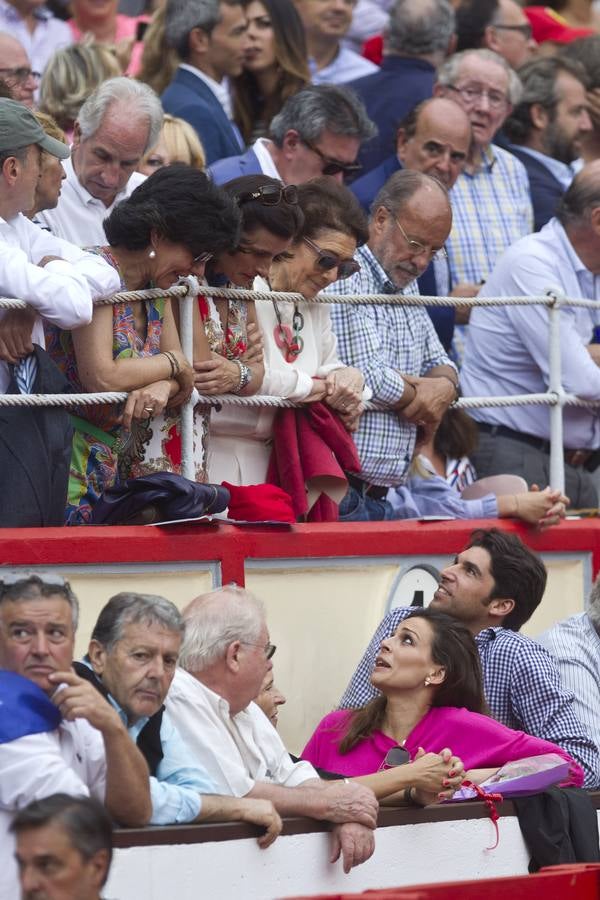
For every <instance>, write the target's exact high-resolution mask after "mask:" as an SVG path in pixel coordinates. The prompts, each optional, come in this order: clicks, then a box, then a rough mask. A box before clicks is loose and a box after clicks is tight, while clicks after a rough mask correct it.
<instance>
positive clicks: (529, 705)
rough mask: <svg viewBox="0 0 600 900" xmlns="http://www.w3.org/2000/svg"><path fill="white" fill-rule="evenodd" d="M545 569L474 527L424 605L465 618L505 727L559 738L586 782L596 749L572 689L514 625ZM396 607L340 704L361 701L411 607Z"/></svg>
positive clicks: (505, 539) (599, 763)
mask: <svg viewBox="0 0 600 900" xmlns="http://www.w3.org/2000/svg"><path fill="white" fill-rule="evenodd" d="M545 585H546V570H545V567H544V565H543V563H542V562H541V560H540V559H539V557H537V556H536V555H535V554H533V553H532V552H531V550H529V549H528V548H527V547H525V545H524V544H523V542H522V541H521V539H520V538H519V537H517V535H514V534H509V533H506V532H503V531H499V530H498V529H495V528H492V529H490V530H487V531H486V530H483V529H482V530H479V531H475V532H473V534H472V535H471V541H470V544H469V546H468V547H467V549H466V550H463V551H462V553H459V554H458V556H457V557H456V559H455V560H454V562H453V563H452V565H450V566H448V567H447V568H446V569H444V570H443V572H442V575H441V581H440V586H439V587H438V589H437V591H436V592H435V594H434V595H433V600H432V601H431V604H430V608H431V609H437V610H439V611H440V612H445V613H447V614H448V615H451V616H454V617H455V618H456V619H458V620H459V621H461V622H463V623H464V624H465V625H466V626H467V627H468V628H469V630H470V631H471V632H472V634H473V635H474V636H475V642H476V644H477V647H478V649H479V656H480V659H481V667H482V671H483V681H484V687H485V695H486V698H487V701H488V704H489V707H490V711H491V714H492V715H493V716H494V717H495V718H496V719H498V721H500V722H503V723H504V724H505V725H508V726H509V727H510V728H515V729H518V730H521V731H525V732H527V733H528V734H533V735H535V736H536V737H540V738H544V739H545V740H547V741H552V742H553V743H555V744H558V745H559V746H560V747H562V748H563V749H564V750H566V751H567V753H570V754H571V756H572V757H573V759H576V760H577V762H578V763H579V764H580V765H581V766H582V767H583V770H584V772H585V781H584V787H586V788H589V789H592V788H598V786H599V785H600V754H599V751H598V747H597V746H596V744H595V742H594V740H593V739H592V738H591V736H590V735H589V733H588V731H587V730H586V728H585V727H584V726H583V725H582V724H581V722H580V721H579V719H578V718H577V716H576V714H575V711H574V706H573V699H574V695H573V692H572V691H570V690H567V689H566V688H565V687H563V685H562V682H561V678H560V674H559V671H558V668H557V664H556V662H555V660H554V658H553V657H552V656H551V655H550V654H549V653H548V652H547V651H546V650H545V649H544V648H543V647H542V646H541V645H540V644H538V643H537V642H536V641H533V640H531V638H528V637H525V635H522V634H519V631H518V629H519V628H520V627H521V625H523V624H524V623H525V622H526V621H527V620H528V619H529V618H530V617H531V616H532V614H533V612H534V611H535V609H536V608H537V606H538V605H539V603H540V601H541V599H542V595H543V593H544V588H545ZM411 609H412V608H411V607H406V606H404V607H398V608H396V609H393V610H392V611H391V612H389V613H388V614H387V615H386V616H385V617H384V619H383V621H382V622H381V624H380V625H379V627H378V628H377V630H376V632H375V634H374V635H373V638H372V640H371V642H370V644H369V646H368V647H367V650H366V651H365V654H364V656H363V658H362V659H361V661H360V663H359V665H358V667H357V669H356V671H355V673H354V675H353V676H352V679H351V681H350V684H349V685H348V687H347V688H346V692H345V694H344V696H343V697H342V700H341V702H340V706H341V707H343V708H346V707H350V708H355V707H359V706H364V705H365V704H366V703H368V702H369V700H372V699H373V697H375V696H376V694H377V691H376V690H375V688H374V687H372V685H371V683H370V675H371V672H372V670H373V665H374V662H375V657H376V655H377V652H378V650H379V647H380V644H381V642H382V640H385V639H386V638H388V637H389V636H390V635H391V634H393V633H394V631H395V630H396V628H397V627H398V624H399V623H400V622H401V621H402V620H403V619H404V618H406V616H407V615H408V614H409V613H410V612H411Z"/></svg>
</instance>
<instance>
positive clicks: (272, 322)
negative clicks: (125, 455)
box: [197, 176, 368, 485]
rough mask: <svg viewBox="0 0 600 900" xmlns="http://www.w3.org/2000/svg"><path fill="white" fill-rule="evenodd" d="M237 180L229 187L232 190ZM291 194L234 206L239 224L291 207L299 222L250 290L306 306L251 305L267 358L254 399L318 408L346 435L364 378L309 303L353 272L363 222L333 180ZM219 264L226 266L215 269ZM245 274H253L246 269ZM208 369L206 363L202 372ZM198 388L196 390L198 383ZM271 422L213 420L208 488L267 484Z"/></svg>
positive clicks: (246, 414) (245, 414)
mask: <svg viewBox="0 0 600 900" xmlns="http://www.w3.org/2000/svg"><path fill="white" fill-rule="evenodd" d="M247 177H249V176H247ZM256 177H260V176H256ZM262 177H263V179H264V180H267V181H271V182H272V181H273V179H266V178H265V176H262ZM242 180H244V179H236V181H235V182H230V184H229V190H231V186H232V185H234V184H236V185H237V184H238V183H239V182H241V181H242ZM276 184H277V182H276ZM227 187H228V186H227V185H226V186H225V188H226V189H227ZM290 191H291V187H290V186H288V187H286V188H283V186H282V185H281V184H280V183H279V188H278V190H277V191H275V189H274V188H273V187H272V186H269V188H268V191H267V189H266V186H265V187H264V188H262V189H255V190H254V192H252V191H251V192H250V194H253V196H252V197H251V198H250V197H249V194H248V192H246V193H244V194H242V195H241V197H240V200H239V202H240V208H241V210H242V214H243V216H244V217H245V216H246V215H247V213H246V210H247V209H248V208H250V204H253V205H255V204H256V205H258V206H260V207H262V209H263V211H265V210H268V211H269V212H271V213H272V212H274V211H275V210H276V209H277V208H278V207H279V206H281V207H283V208H285V207H286V206H291V207H295V208H296V209H297V210H298V212H299V214H300V216H301V218H300V220H299V224H298V227H297V229H296V232H295V234H294V236H293V238H292V239H291V240H290V241H289V243H288V244H287V245H286V246H285V247H281V248H280V249H279V252H278V253H276V254H274V255H273V258H272V260H271V264H270V267H263V268H262V270H260V269H258V268H257V269H256V271H255V274H256V275H258V277H257V278H256V280H255V281H254V289H255V290H257V291H269V290H274V291H291V292H293V293H296V294H301V295H302V297H303V298H304V299H303V300H298V301H296V302H289V301H287V300H277V299H272V300H270V301H259V302H258V303H257V304H256V318H257V323H258V326H259V327H260V331H261V332H262V343H263V353H264V378H263V380H262V384H260V385H259V393H262V394H269V395H272V396H278V397H285V398H288V399H290V400H295V401H298V402H307V403H311V402H316V401H319V400H323V401H325V402H326V403H327V404H328V405H329V406H331V407H332V408H333V409H335V410H336V411H337V412H338V414H339V415H340V417H341V419H342V421H343V422H344V424H345V425H346V427H347V428H348V429H349V430H351V429H353V428H355V427H356V424H357V422H358V417H359V415H360V412H361V410H362V397H363V390H364V378H363V376H362V374H361V373H360V372H359V371H358V370H357V369H352V368H349V367H347V366H345V365H344V364H343V363H342V362H341V360H340V359H339V357H338V355H337V343H336V339H335V336H334V334H333V331H332V329H331V320H330V315H329V307H328V306H327V305H326V304H316V303H315V304H313V303H311V301H312V300H313V299H314V298H315V297H316V295H317V294H318V293H319V291H321V290H322V289H323V288H325V287H326V286H327V285H328V284H331V283H332V282H334V281H337V280H338V278H347V277H348V276H349V275H351V274H353V273H354V272H355V271H356V270H357V263H356V262H355V260H354V259H353V255H354V252H355V250H356V248H357V246H359V245H360V244H363V243H364V242H365V241H366V239H367V237H368V231H367V225H366V221H365V218H364V214H363V212H362V210H361V209H360V207H359V205H358V203H357V201H356V200H355V198H354V197H353V195H352V194H351V193H350V191H348V190H347V189H346V188H344V187H343V186H342V185H340V184H338V183H337V182H335V181H333V179H331V178H319V179H317V180H315V181H311V182H309V183H306V184H302V185H300V186H299V187H297V188H293V191H292V192H291V193H290ZM256 194H259V195H260V196H254V195H256ZM244 231H246V227H244ZM241 249H242V250H243V248H241ZM222 264H223V258H221V259H219V260H218V261H217V264H216V267H218V265H222ZM245 271H246V273H247V274H250V269H248V267H247V265H246V268H245ZM205 327H206V326H205ZM206 367H207V364H206V363H203V364H202V367H201V368H202V369H203V370H205V369H206ZM197 386H198V388H199V389H200V384H199V383H198V382H197ZM274 417H275V410H274V409H273V408H262V409H258V408H251V409H248V408H246V409H239V408H235V409H232V408H230V409H229V410H228V409H224V410H223V412H219V413H217V414H216V415H214V416H213V417H212V420H211V439H210V445H209V463H208V475H209V480H210V481H213V482H215V481H219V482H220V481H228V482H231V483H232V484H236V485H240V484H258V483H261V482H264V481H265V479H266V474H267V468H268V464H269V458H270V454H271V443H270V440H271V437H272V432H273V420H274ZM215 434H216V436H217V437H216V440H215V438H214V435H215Z"/></svg>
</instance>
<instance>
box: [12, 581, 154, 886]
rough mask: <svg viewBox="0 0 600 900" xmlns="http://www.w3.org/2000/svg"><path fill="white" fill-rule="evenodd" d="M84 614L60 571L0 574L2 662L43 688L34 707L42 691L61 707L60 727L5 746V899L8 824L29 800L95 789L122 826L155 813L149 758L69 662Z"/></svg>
mask: <svg viewBox="0 0 600 900" xmlns="http://www.w3.org/2000/svg"><path fill="white" fill-rule="evenodd" d="M78 612H79V606H78V603H77V598H76V597H75V595H74V594H73V592H72V591H71V588H70V587H69V585H68V583H67V582H65V581H64V579H62V578H61V577H60V576H59V575H56V574H54V573H50V572H49V573H43V572H41V573H36V574H33V575H30V574H28V573H27V572H3V573H2V574H1V575H0V669H3V670H6V672H9V673H10V672H13V673H16V674H17V675H20V676H23V679H29V680H30V681H31V682H33V683H34V684H35V685H37V687H38V688H39V689H40V690H39V692H38V693H39V697H40V698H41V700H39V699H38V700H36V701H35V702H36V706H37V707H40V706H43V704H44V694H45V695H46V698H48V699H49V700H50V701H51V702H52V704H54V705H55V706H56V707H57V708H58V711H59V713H60V715H59V716H57V719H58V720H59V724H58V726H56V725H51V724H49V725H48V726H47V728H46V729H45V730H41V728H38V729H37V733H27V731H25V733H24V734H22V736H18V737H17V738H15V739H13V740H9V741H7V742H6V743H1V744H0V864H1V871H2V879H0V898H2V900H14V898H15V896H17V888H16V882H17V872H16V867H15V862H14V859H13V849H14V841H13V840H12V839H10V838H9V836H8V827H9V825H10V821H11V819H12V816H13V814H14V813H15V812H16V811H17V810H18V809H19V808H21V807H22V806H24V805H25V804H26V803H28V802H29V801H31V800H40V799H42V798H43V797H47V796H49V795H50V794H55V793H57V792H61V793H67V794H73V795H78V796H88V795H89V794H92V795H93V796H95V797H96V798H97V799H99V800H101V801H102V802H104V803H105V805H106V807H107V809H108V811H109V813H110V814H111V816H112V817H113V818H114V819H116V821H117V822H120V823H121V824H123V825H130V826H141V825H145V824H146V823H147V822H148V820H149V818H150V812H151V804H150V792H149V785H148V768H147V766H146V761H145V760H144V757H143V756H142V754H141V753H140V751H139V750H138V748H137V747H136V746H135V744H134V743H133V742H132V741H131V739H130V737H129V735H128V734H127V730H126V728H125V726H124V725H123V723H122V722H121V720H120V718H119V716H118V714H117V712H116V710H115V709H114V708H113V707H112V706H111V705H110V704H109V703H107V702H106V700H105V699H104V698H103V697H101V696H100V694H99V693H98V691H96V690H95V689H94V688H93V687H92V685H91V684H88V683H87V682H86V681H84V680H83V679H82V678H80V677H79V676H78V675H76V674H75V672H73V670H72V669H71V663H72V661H73V648H74V643H75V630H76V628H77V619H78ZM46 706H49V704H46ZM22 713H23V710H22V709H19V710H18V711H17V712H16V715H17V716H21V715H22ZM3 715H4V716H6V715H7V714H6V712H4V713H3ZM3 724H4V726H5V727H6V725H7V721H6V719H5V720H4V722H3Z"/></svg>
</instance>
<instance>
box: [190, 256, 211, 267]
mask: <svg viewBox="0 0 600 900" xmlns="http://www.w3.org/2000/svg"><path fill="white" fill-rule="evenodd" d="M213 256H214V253H199V254H198V256H194V258H193V260H192V263H193V264H194V265H195V266H201V265H202V264H203V263H207V262H208V261H209V259H212V258H213Z"/></svg>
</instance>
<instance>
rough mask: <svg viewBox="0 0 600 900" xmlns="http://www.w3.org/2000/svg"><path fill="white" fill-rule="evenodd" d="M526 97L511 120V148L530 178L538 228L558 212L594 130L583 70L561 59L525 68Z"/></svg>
mask: <svg viewBox="0 0 600 900" xmlns="http://www.w3.org/2000/svg"><path fill="white" fill-rule="evenodd" d="M519 78H520V79H521V84H522V85H523V96H522V97H521V100H520V102H519V103H518V104H517V106H515V108H514V109H513V111H512V112H511V114H510V115H509V117H508V118H507V120H506V122H505V123H504V134H505V135H506V137H507V138H508V140H509V142H510V143H509V144H508V149H509V150H510V152H511V153H513V154H514V155H515V156H516V157H517V159H520V160H521V162H522V163H523V165H524V166H525V168H526V170H527V175H528V176H529V186H530V191H531V201H532V203H533V213H534V217H535V230H536V231H539V230H540V228H543V226H544V225H545V224H546V222H548V220H549V219H551V218H552V216H553V215H554V214H555V213H556V207H557V205H558V201H559V200H560V198H561V197H562V195H563V194H564V192H565V191H566V190H567V188H568V187H569V185H570V184H571V181H572V180H573V176H574V175H575V172H574V170H573V167H572V163H574V162H575V160H576V159H578V158H579V157H580V156H581V150H582V143H583V141H584V140H585V137H586V136H587V135H588V134H590V132H591V131H592V121H591V119H590V116H589V113H588V110H587V100H586V86H587V77H586V74H585V70H584V68H583V66H581V65H579V63H577V62H575V61H574V60H569V59H567V58H564V59H561V58H560V57H548V58H547V59H536V60H534V61H533V62H530V63H528V64H527V65H526V66H523V68H522V69H520V70H519Z"/></svg>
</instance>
